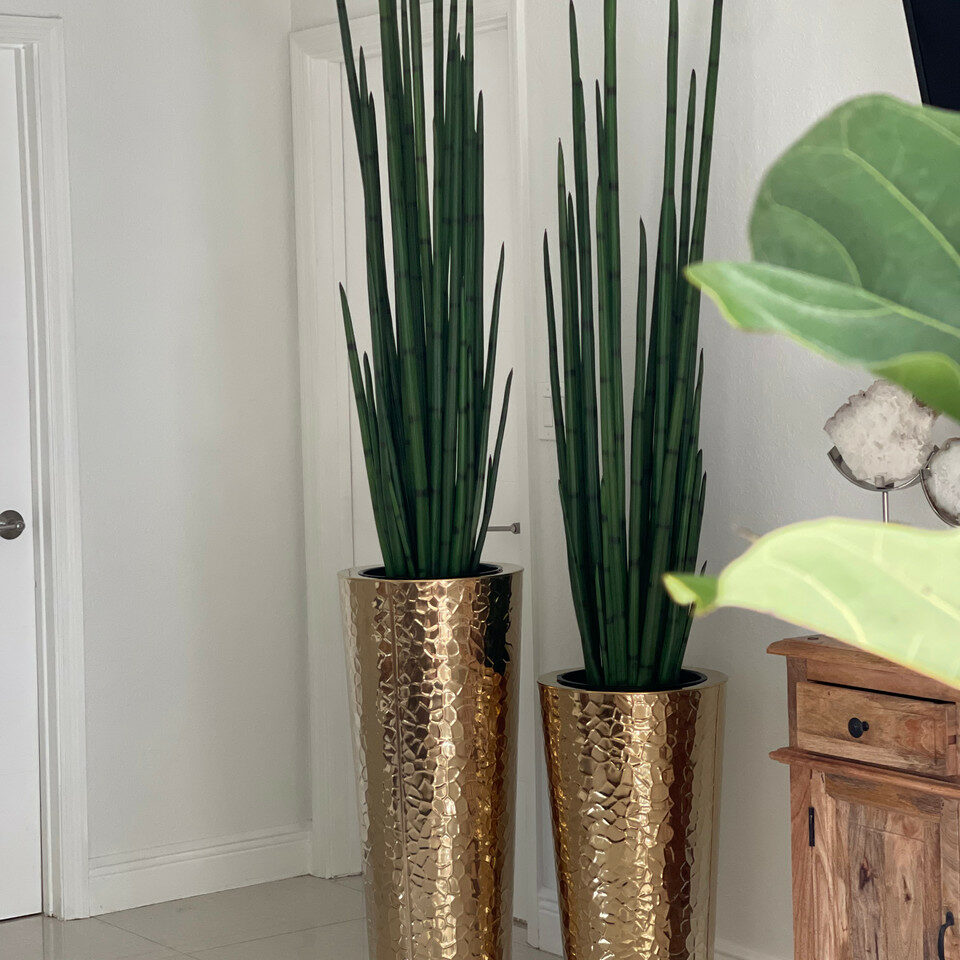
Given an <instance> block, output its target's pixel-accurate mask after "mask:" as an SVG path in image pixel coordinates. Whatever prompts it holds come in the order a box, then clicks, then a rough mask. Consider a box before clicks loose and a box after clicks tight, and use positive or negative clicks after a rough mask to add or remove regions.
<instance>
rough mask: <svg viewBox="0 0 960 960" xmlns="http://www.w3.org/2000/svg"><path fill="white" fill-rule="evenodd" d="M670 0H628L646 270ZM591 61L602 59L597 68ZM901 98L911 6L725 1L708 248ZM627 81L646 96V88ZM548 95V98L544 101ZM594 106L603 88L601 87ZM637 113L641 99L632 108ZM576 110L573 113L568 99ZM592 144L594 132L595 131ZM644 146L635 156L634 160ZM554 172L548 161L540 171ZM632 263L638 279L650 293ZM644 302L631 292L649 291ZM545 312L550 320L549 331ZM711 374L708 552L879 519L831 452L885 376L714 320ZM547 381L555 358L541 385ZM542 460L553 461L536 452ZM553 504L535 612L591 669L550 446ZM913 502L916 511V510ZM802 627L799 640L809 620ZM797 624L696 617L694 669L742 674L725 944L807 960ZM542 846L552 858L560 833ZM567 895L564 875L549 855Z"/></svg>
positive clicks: (712, 561) (538, 16) (730, 799)
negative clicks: (790, 757) (799, 911)
mask: <svg viewBox="0 0 960 960" xmlns="http://www.w3.org/2000/svg"><path fill="white" fill-rule="evenodd" d="M681 7H682V22H681V42H682V48H683V51H684V57H685V59H686V60H687V61H688V69H689V65H691V63H692V64H695V65H696V66H697V68H698V79H700V81H701V84H702V81H703V79H704V76H705V72H704V68H705V58H706V39H707V31H708V29H709V22H708V21H709V8H710V4H709V3H708V2H707V0H684V2H683V3H682V4H681ZM526 9H527V17H528V23H530V24H533V25H535V26H536V32H535V33H533V34H532V35H531V37H530V44H529V46H528V54H529V57H530V76H529V77H528V89H529V90H530V91H531V97H532V101H531V109H530V117H531V129H530V139H531V144H532V156H533V157H535V158H539V160H538V161H536V162H537V163H538V164H539V169H540V170H541V171H542V173H543V180H542V181H541V182H539V183H537V181H536V179H535V180H534V183H535V194H534V197H533V218H534V220H535V221H536V222H535V224H534V225H533V228H534V229H542V226H543V225H544V224H548V225H549V226H550V229H551V233H552V235H553V236H554V237H555V236H556V227H555V224H556V207H555V204H556V201H555V195H554V193H553V190H554V189H555V188H554V186H553V180H552V169H551V161H552V159H553V157H554V155H555V150H556V138H557V136H558V135H561V134H562V135H563V137H564V138H565V141H566V142H567V143H569V120H568V119H567V111H568V109H569V108H568V102H569V101H568V96H567V95H566V89H567V84H568V81H567V78H566V73H567V72H568V67H567V65H566V61H565V57H564V56H558V54H557V51H558V50H564V49H565V46H564V45H565V43H566V25H565V24H564V23H562V22H560V20H561V18H558V17H556V16H555V15H554V16H551V12H553V13H554V14H555V10H556V5H555V3H554V2H553V0H526ZM577 9H578V12H579V22H580V30H581V37H584V38H585V40H584V42H583V46H585V47H586V51H585V52H584V54H583V57H584V60H585V61H588V62H589V63H590V65H591V67H592V68H593V70H596V69H599V65H600V60H599V55H600V42H601V37H600V30H601V27H600V23H601V19H600V11H601V9H602V3H601V2H600V0H590V2H585V0H579V2H578V3H577ZM666 11H667V5H666V4H660V5H655V4H643V5H641V8H640V9H639V10H636V9H635V8H634V7H633V5H628V4H621V17H620V19H621V32H620V45H619V49H620V58H621V65H622V69H621V79H620V89H621V109H620V121H621V130H622V141H621V191H622V194H623V203H622V214H621V216H622V220H623V224H624V231H625V237H626V236H628V237H629V240H627V239H625V242H624V251H625V263H626V264H630V263H633V262H635V261H634V255H633V252H632V251H635V250H636V238H635V228H634V229H633V230H631V227H630V222H631V220H634V219H635V216H632V215H631V211H638V210H639V211H642V212H643V214H644V216H645V219H646V221H647V224H648V230H650V231H652V232H655V230H656V216H657V211H658V209H659V207H658V194H659V190H660V176H661V174H660V166H661V148H662V137H663V132H662V131H663V120H662V113H661V111H662V104H663V87H664V82H663V79H662V76H663V74H662V71H663V69H664V51H663V46H664V38H665V36H666ZM585 70H586V68H585ZM874 90H887V91H890V92H893V93H896V94H898V95H900V96H903V97H908V98H916V96H917V92H916V79H915V75H914V73H913V65H912V60H911V55H910V49H909V41H908V38H907V31H906V27H905V23H904V20H903V12H902V8H901V6H900V4H897V3H888V4H877V3H875V2H872V0H855V2H853V3H848V4H837V3H835V2H833V0H808V2H805V3H785V2H783V0H777V2H772V3H771V2H769V0H751V2H738V3H727V4H726V16H725V30H724V44H723V53H722V64H721V81H720V93H719V101H718V107H717V127H716V148H715V159H714V169H713V177H712V192H711V203H710V211H709V222H708V230H707V256H708V257H711V258H741V257H745V256H746V255H747V245H746V234H745V227H746V221H747V216H748V212H749V208H750V204H751V202H752V199H753V196H754V193H755V190H756V186H757V184H758V181H759V178H760V176H761V174H762V171H763V170H764V168H765V167H766V166H767V165H768V164H769V163H770V162H771V161H772V160H773V159H774V158H775V157H776V155H777V154H778V153H779V152H780V151H781V150H783V149H784V148H785V147H786V146H787V145H788V144H789V143H790V142H791V141H792V140H793V139H794V138H795V137H796V136H798V135H799V134H800V133H801V132H802V131H803V130H804V129H805V128H806V127H807V126H808V125H809V124H810V123H811V122H812V121H813V120H814V119H815V118H817V117H818V116H819V115H820V114H821V113H823V112H824V111H826V110H827V109H828V108H829V107H830V106H832V105H834V104H835V103H837V102H838V101H840V100H842V99H844V98H846V97H849V96H852V95H854V94H858V93H864V92H870V91H874ZM627 91H638V92H639V94H638V96H637V98H636V100H635V99H633V96H634V95H633V94H632V93H630V94H628V93H627ZM547 92H549V101H547V102H545V96H547V95H548V93H547ZM591 100H592V98H591ZM628 105H629V106H628ZM560 109H562V111H563V113H562V115H561V114H559V113H558V110H560ZM588 142H591V140H590V139H589V138H588ZM632 157H635V158H636V160H635V161H633V162H631V159H630V158H632ZM534 169H535V170H536V169H537V168H536V167H535V168H534ZM635 277H636V272H635V268H634V270H633V271H631V270H630V269H629V268H628V269H627V271H626V289H627V290H628V291H634V290H635V289H636V287H635ZM632 295H633V294H632V293H631V297H632ZM540 312H541V316H538V317H537V318H536V322H539V323H542V322H543V320H542V310H541V311H540ZM702 330H703V336H702V341H703V345H704V347H705V350H706V380H705V394H704V404H703V409H704V413H703V425H702V440H703V446H704V451H705V459H706V468H707V473H708V496H707V504H706V521H705V527H704V533H703V543H702V550H701V558H702V559H705V560H706V561H707V562H708V566H709V568H710V569H711V570H713V571H717V570H719V569H720V568H721V567H722V566H723V565H724V564H725V563H726V562H728V561H729V560H730V559H732V558H733V557H734V556H736V555H737V554H739V553H740V552H741V551H742V550H743V549H744V546H745V544H744V542H743V541H742V540H741V538H740V537H739V536H738V535H737V534H736V532H735V528H737V527H748V528H750V529H752V530H754V531H758V532H764V531H767V530H769V529H771V528H773V527H775V526H778V525H780V524H782V523H785V522H788V521H791V520H798V519H804V518H810V517H816V516H819V515H823V514H828V513H840V514H845V515H852V516H872V517H876V518H878V512H879V503H877V502H874V500H872V499H871V498H870V497H869V496H868V495H867V494H864V493H863V492H861V491H858V490H857V489H856V488H854V487H853V486H851V485H849V484H847V483H846V482H845V481H843V479H842V478H840V477H839V475H838V474H836V472H835V471H834V469H833V467H832V466H831V465H830V464H829V463H828V461H827V459H826V451H827V449H828V448H829V445H830V444H829V441H828V440H827V437H826V435H825V434H824V433H823V432H822V425H823V422H824V421H825V420H826V419H827V417H828V416H829V415H830V414H831V413H832V412H833V411H834V409H835V408H836V407H837V406H839V404H840V403H841V402H842V400H843V399H845V398H846V396H847V395H848V394H849V393H850V392H852V391H853V390H854V389H858V388H860V387H861V386H863V385H865V383H867V382H869V380H868V379H867V378H864V377H863V376H861V375H859V374H857V373H854V372H851V371H846V370H841V369H839V368H836V367H833V366H831V365H829V364H828V363H826V362H825V361H822V360H820V359H818V358H815V357H813V356H810V355H807V354H806V353H804V352H803V351H801V350H800V349H799V348H797V347H794V346H793V345H792V344H789V343H787V342H785V341H782V340H777V339H772V338H770V339H768V338H753V339H751V338H749V337H747V336H745V335H743V334H739V333H736V332H734V331H733V330H732V329H731V328H729V327H728V326H727V325H726V324H725V323H723V322H722V321H721V320H720V319H719V318H718V315H717V313H716V311H715V310H714V309H713V307H712V306H706V307H705V308H704V311H703V323H702ZM545 377H546V364H545V361H543V360H541V374H540V375H539V378H540V379H545ZM534 462H537V460H534ZM539 467H540V471H541V472H540V478H541V482H542V484H543V487H542V492H543V496H542V497H536V496H534V497H533V498H532V502H533V503H534V504H537V503H540V504H542V505H543V507H544V512H543V513H542V515H541V517H540V518H539V522H536V523H535V525H534V529H535V532H536V534H537V535H539V537H540V539H541V542H540V544H539V546H537V547H535V549H534V556H536V557H540V558H541V568H540V570H539V571H535V575H537V576H538V581H537V582H538V586H540V589H539V590H538V599H539V607H538V615H539V622H538V626H539V630H540V635H541V638H542V641H541V649H542V653H541V657H542V658H543V665H544V668H547V667H558V666H563V665H565V664H567V663H573V662H575V661H577V659H578V657H579V653H578V650H577V640H576V633H575V628H574V625H573V619H572V612H571V610H570V607H569V605H567V604H563V605H561V604H559V603H557V602H556V599H555V598H554V597H553V596H548V595H547V594H546V593H545V591H544V589H543V586H542V585H543V584H544V583H559V582H560V577H561V567H562V556H563V553H562V549H561V547H560V537H561V527H560V518H559V510H558V509H557V508H556V503H555V499H556V498H555V496H554V490H555V476H556V472H555V471H556V466H555V452H554V450H553V448H552V447H548V446H547V445H542V449H541V451H540V457H539ZM921 501H922V495H920V494H918V491H916V490H914V491H909V492H907V493H905V494H903V495H901V497H900V498H895V500H894V507H893V509H894V512H895V514H896V515H897V516H898V517H900V518H901V519H911V520H914V521H917V522H922V523H929V522H930V514H929V511H928V510H927V508H926V506H925V505H924V504H922V503H921ZM903 502H906V503H907V506H903V505H902V503H903ZM793 632H794V633H795V632H796V631H793ZM788 635H791V628H790V627H787V626H784V625H782V624H777V623H776V622H774V621H772V620H770V619H769V618H763V617H759V616H752V615H747V614H740V613H723V614H718V615H715V616H714V617H712V618H710V619H707V620H705V621H703V622H702V623H700V624H698V625H697V627H696V630H695V636H694V640H693V642H692V645H691V649H690V652H689V654H688V663H692V664H701V665H704V666H708V667H713V668H717V669H721V670H723V671H725V672H726V673H728V674H729V676H730V686H729V690H728V714H727V736H726V750H725V759H724V792H723V808H722V826H721V847H720V856H721V862H720V883H719V896H720V903H719V918H718V940H719V946H720V948H721V949H722V950H723V951H725V952H726V953H727V954H729V955H730V956H731V957H738V958H744V960H746V958H750V960H762V958H767V957H770V958H777V960H787V958H788V957H792V934H791V930H792V924H791V907H790V866H789V842H788V824H789V800H788V780H787V771H786V770H785V769H783V768H782V767H779V766H778V765H776V764H775V763H773V762H772V761H771V760H769V759H768V757H767V754H768V752H769V751H770V750H772V749H774V748H776V747H779V746H782V745H784V744H785V743H786V736H787V729H786V704H785V667H784V664H783V662H782V660H781V659H780V658H774V657H770V656H768V655H766V654H765V652H764V651H765V648H766V646H767V644H768V643H770V642H771V641H773V640H776V639H778V638H780V637H782V636H788ZM544 849H546V850H548V851H549V845H548V842H547V837H546V836H545V844H544ZM542 869H543V877H544V881H545V883H547V884H548V885H550V886H552V883H553V881H552V869H551V865H550V864H549V863H545V864H543V865H542Z"/></svg>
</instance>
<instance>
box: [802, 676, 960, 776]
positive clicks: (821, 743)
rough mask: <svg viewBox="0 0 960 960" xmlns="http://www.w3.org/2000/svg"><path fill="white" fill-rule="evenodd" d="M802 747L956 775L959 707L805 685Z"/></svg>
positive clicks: (805, 682) (829, 753) (812, 684)
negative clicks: (957, 715) (957, 708)
mask: <svg viewBox="0 0 960 960" xmlns="http://www.w3.org/2000/svg"><path fill="white" fill-rule="evenodd" d="M796 698H797V700H796V702H797V721H796V722H797V746H798V747H799V748H800V749H801V750H809V751H811V752H814V753H823V754H828V755H830V756H836V757H846V758H848V759H851V760H859V761H861V762H862V763H875V764H879V765H881V766H885V767H895V768H897V769H899V770H908V771H912V772H915V773H925V774H928V775H930V776H935V777H951V776H954V775H955V774H956V773H957V763H956V749H957V748H956V704H953V703H938V702H937V701H934V700H918V699H915V698H913V697H898V696H894V695H892V694H888V693H874V692H872V691H869V690H858V689H855V688H852V687H836V686H830V685H828V684H823V683H810V682H808V681H800V682H798V683H797V686H796Z"/></svg>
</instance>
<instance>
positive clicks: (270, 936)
mask: <svg viewBox="0 0 960 960" xmlns="http://www.w3.org/2000/svg"><path fill="white" fill-rule="evenodd" d="M170 902H173V901H170ZM92 919H95V920H99V919H100V918H99V917H93V918H92ZM365 919H366V918H365V917H364V916H363V915H362V914H361V915H360V916H359V917H347V918H346V919H340V920H331V921H330V922H329V923H313V924H311V925H310V926H309V927H297V928H296V929H295V930H277V931H275V932H273V933H268V934H267V935H266V936H265V937H250V938H249V939H247V940H231V941H230V942H229V943H212V944H210V945H209V946H207V947H174V946H171V945H170V944H169V943H161V942H160V941H159V940H149V939H148V938H147V937H143V936H141V934H139V933H136V932H135V931H133V930H128V929H127V928H126V927H114V929H116V930H122V931H123V932H124V933H130V934H133V936H135V937H141V939H142V940H147V941H148V942H149V943H155V944H156V945H157V946H158V947H163V948H165V949H167V950H173V951H174V952H177V951H181V952H182V951H183V950H195V951H197V952H199V953H203V952H205V951H207V950H220V949H223V948H225V947H239V946H240V945H241V944H244V943H256V942H257V941H258V940H271V939H273V938H274V937H285V936H288V935H290V934H294V933H306V932H307V931H308V930H323V929H324V928H326V927H335V926H337V925H339V924H341V923H356V922H357V921H363V920H365ZM104 922H105V923H106V922H107V921H104ZM111 926H113V924H111ZM140 956H141V957H142V956H145V954H141V955H140ZM147 956H149V954H147ZM183 956H185V957H190V958H193V960H196V958H195V957H194V955H193V954H191V953H185V954H183ZM124 960H137V957H136V956H133V957H127V958H124Z"/></svg>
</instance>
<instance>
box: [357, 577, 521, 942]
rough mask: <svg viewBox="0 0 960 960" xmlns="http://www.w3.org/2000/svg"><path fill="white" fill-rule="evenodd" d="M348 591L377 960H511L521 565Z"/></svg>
mask: <svg viewBox="0 0 960 960" xmlns="http://www.w3.org/2000/svg"><path fill="white" fill-rule="evenodd" d="M340 592H341V599H342V602H343V617H344V624H345V637H346V642H347V662H348V667H349V671H350V673H351V674H352V677H351V682H352V687H353V690H354V691H355V696H356V711H355V716H354V719H355V724H354V732H355V737H354V743H355V748H356V760H357V776H358V780H359V787H360V791H359V792H360V803H361V814H360V815H361V835H362V839H363V869H364V887H365V893H366V904H367V928H368V940H369V950H370V953H369V955H370V960H509V958H510V933H511V927H512V920H513V890H512V880H513V819H514V782H515V768H516V739H517V738H516V731H517V702H516V682H517V678H518V675H519V663H518V662H517V656H518V652H519V651H518V643H519V639H520V594H521V571H520V569H519V568H518V567H513V566H507V565H503V566H499V567H491V568H490V571H489V572H485V573H483V574H482V575H480V576H476V577H465V578H460V579H454V580H385V579H378V578H376V577H374V576H365V575H364V573H363V572H362V571H361V570H359V569H353V570H345V571H343V572H341V574H340Z"/></svg>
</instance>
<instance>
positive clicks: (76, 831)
mask: <svg viewBox="0 0 960 960" xmlns="http://www.w3.org/2000/svg"><path fill="white" fill-rule="evenodd" d="M0 47H6V48H13V49H15V50H17V51H18V60H19V64H20V79H21V103H22V116H23V135H24V143H25V145H26V162H25V165H24V169H25V172H26V176H25V177H24V181H25V209H26V210H27V212H28V215H27V217H26V219H27V221H28V227H27V241H28V242H27V244H26V247H27V251H26V253H27V265H28V271H27V272H28V275H29V276H30V279H31V281H32V286H31V289H30V290H29V291H28V301H29V312H30V323H31V329H30V338H31V358H30V361H31V377H32V398H31V399H32V405H31V406H32V415H33V421H34V422H33V425H32V426H33V456H34V478H35V493H34V517H35V518H36V524H37V530H36V544H37V551H36V553H37V633H38V644H39V665H40V677H39V685H40V740H41V779H42V782H41V808H42V818H43V822H42V843H43V888H44V889H43V905H44V912H46V913H49V914H53V915H55V916H59V917H63V918H73V917H82V916H86V915H87V866H88V865H87V786H86V725H85V697H84V670H83V578H82V561H81V550H80V485H79V456H78V442H77V417H76V378H75V371H74V340H73V260H72V253H71V230H70V195H69V181H68V165H67V140H66V134H67V106H66V90H65V81H64V52H63V23H62V21H61V20H60V19H59V18H53V17H14V16H0Z"/></svg>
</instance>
